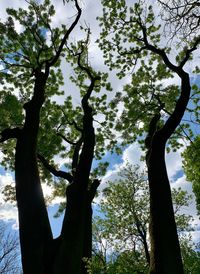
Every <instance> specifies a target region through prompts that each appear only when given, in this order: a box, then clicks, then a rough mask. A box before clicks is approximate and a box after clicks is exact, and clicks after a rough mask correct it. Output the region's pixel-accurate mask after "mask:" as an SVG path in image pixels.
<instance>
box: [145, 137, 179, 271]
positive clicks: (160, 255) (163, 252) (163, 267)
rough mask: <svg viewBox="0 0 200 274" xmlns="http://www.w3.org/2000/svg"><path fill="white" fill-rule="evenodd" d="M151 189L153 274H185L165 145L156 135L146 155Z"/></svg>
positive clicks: (151, 261) (150, 230)
mask: <svg viewBox="0 0 200 274" xmlns="http://www.w3.org/2000/svg"><path fill="white" fill-rule="evenodd" d="M147 167H148V179H149V187H150V227H149V232H150V241H151V252H150V256H151V259H150V273H152V274H153V273H154V274H183V265H182V260H181V253H180V246H179V241H178V235H177V230H176V223H175V219H174V211H173V205H172V198H171V190H170V184H169V180H168V175H167V170H166V165H165V143H164V142H163V141H162V138H161V136H160V135H159V134H155V136H154V137H153V140H152V145H151V148H150V149H149V151H148V153H147Z"/></svg>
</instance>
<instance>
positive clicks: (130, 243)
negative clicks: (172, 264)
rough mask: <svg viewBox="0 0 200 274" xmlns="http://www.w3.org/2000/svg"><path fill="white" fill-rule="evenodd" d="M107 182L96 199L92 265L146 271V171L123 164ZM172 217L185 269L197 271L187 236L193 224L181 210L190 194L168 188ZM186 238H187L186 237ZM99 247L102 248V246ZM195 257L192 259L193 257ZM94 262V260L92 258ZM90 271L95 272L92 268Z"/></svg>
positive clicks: (116, 270) (113, 270) (105, 270)
mask: <svg viewBox="0 0 200 274" xmlns="http://www.w3.org/2000/svg"><path fill="white" fill-rule="evenodd" d="M118 176H119V179H117V180H116V181H114V182H109V184H108V187H107V188H106V189H105V192H104V193H105V196H104V198H103V199H102V200H101V202H100V214H99V217H97V218H96V219H95V222H94V225H95V229H94V237H95V238H94V244H95V246H94V251H95V252H94V266H93V267H95V266H96V267H99V268H100V266H101V269H102V271H103V273H109V274H110V273H148V266H149V263H150V261H149V250H150V246H149V239H148V225H149V188H148V182H147V175H146V174H145V172H141V171H139V168H138V166H131V165H130V164H127V165H126V167H125V168H123V169H122V170H121V171H120V172H119V173H118ZM172 198H173V205H174V212H175V218H176V223H177V229H178V234H179V238H180V242H181V249H182V253H183V261H184V270H185V273H190V270H189V269H190V268H191V266H192V265H191V262H192V261H193V260H194V261H195V262H196V263H195V266H193V267H194V268H193V272H194V273H198V266H197V261H198V260H199V259H197V258H198V256H199V253H198V252H197V251H195V248H196V247H195V245H194V244H192V240H191V238H190V237H188V236H187V233H189V232H190V231H191V230H192V229H193V228H192V226H191V222H192V217H191V216H189V215H186V214H184V213H183V212H182V209H185V208H187V207H188V206H189V204H190V202H191V199H192V197H191V195H189V194H188V193H187V192H186V191H183V190H181V189H180V188H179V189H172ZM189 240H190V241H189ZM102 247H103V248H102ZM195 258H196V259H195ZM196 260H197V261H196ZM96 261H97V262H98V263H96V264H95V262H96ZM94 273H96V272H95V271H94Z"/></svg>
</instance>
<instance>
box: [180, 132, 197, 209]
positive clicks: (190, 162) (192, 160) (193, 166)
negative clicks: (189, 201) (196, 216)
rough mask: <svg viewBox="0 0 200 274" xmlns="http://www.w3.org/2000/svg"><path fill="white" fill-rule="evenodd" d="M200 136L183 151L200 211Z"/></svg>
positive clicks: (188, 176)
mask: <svg viewBox="0 0 200 274" xmlns="http://www.w3.org/2000/svg"><path fill="white" fill-rule="evenodd" d="M199 148H200V136H197V137H196V138H195V140H194V141H193V142H192V143H191V144H190V145H189V146H188V147H187V148H186V150H185V151H184V153H183V157H184V161H183V168H184V170H185V173H186V176H187V179H188V181H190V182H192V187H193V191H194V194H195V196H196V205H197V210H198V212H200V185H199V182H200V159H199Z"/></svg>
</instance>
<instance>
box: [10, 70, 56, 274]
mask: <svg viewBox="0 0 200 274" xmlns="http://www.w3.org/2000/svg"><path fill="white" fill-rule="evenodd" d="M45 79H46V76H45V75H44V73H42V72H38V73H37V75H36V80H35V87H34V95H33V98H32V99H31V100H30V101H29V102H28V103H26V104H25V106H24V108H25V111H26V117H25V123H24V127H23V128H22V129H21V131H20V133H19V135H18V138H17V144H16V155H15V179H16V198H17V206H18V212H19V233H20V245H21V255H22V266H23V272H24V274H49V273H51V271H50V269H49V266H50V262H51V260H49V259H50V257H51V245H52V242H53V238H52V233H51V228H50V224H49V219H48V215H47V210H46V207H45V201H44V197H43V193H42V188H41V183H40V178H39V172H38V166H37V157H36V149H37V134H38V128H39V117H40V109H41V107H42V104H43V101H44V87H45V83H46V80H45Z"/></svg>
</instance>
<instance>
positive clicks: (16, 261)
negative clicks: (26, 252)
mask: <svg viewBox="0 0 200 274" xmlns="http://www.w3.org/2000/svg"><path fill="white" fill-rule="evenodd" d="M0 239H1V242H0V273H1V274H14V273H19V274H20V273H21V266H20V251H19V241H18V237H17V235H16V233H14V232H11V231H9V229H8V228H7V226H6V224H4V223H3V222H1V224H0Z"/></svg>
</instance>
